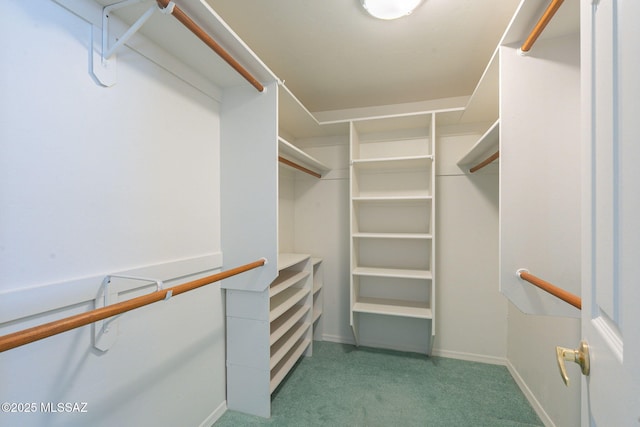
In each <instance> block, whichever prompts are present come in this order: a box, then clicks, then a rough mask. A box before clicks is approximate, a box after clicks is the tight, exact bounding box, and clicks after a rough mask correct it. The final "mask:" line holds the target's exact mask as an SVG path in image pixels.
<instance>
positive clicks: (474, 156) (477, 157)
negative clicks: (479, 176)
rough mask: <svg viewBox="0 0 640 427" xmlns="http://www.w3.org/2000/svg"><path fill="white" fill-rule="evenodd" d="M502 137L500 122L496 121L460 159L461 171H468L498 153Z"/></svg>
mask: <svg viewBox="0 0 640 427" xmlns="http://www.w3.org/2000/svg"><path fill="white" fill-rule="evenodd" d="M499 135H500V121H499V120H496V121H495V122H494V123H493V124H492V125H491V127H490V128H489V129H488V130H487V131H486V132H485V133H484V135H482V136H481V137H480V139H479V140H478V142H476V143H475V144H474V146H473V147H471V149H470V150H469V151H468V152H467V153H466V154H465V155H464V156H463V157H462V158H461V159H460V160H458V166H459V167H460V168H461V169H465V170H466V169H468V168H469V167H470V166H474V165H476V164H478V163H480V162H481V161H483V160H485V159H486V158H488V157H489V156H490V155H492V154H493V153H495V152H496V151H498V148H499Z"/></svg>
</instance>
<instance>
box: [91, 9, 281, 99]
mask: <svg viewBox="0 0 640 427" xmlns="http://www.w3.org/2000/svg"><path fill="white" fill-rule="evenodd" d="M97 3H100V4H101V5H106V4H110V3H114V2H113V1H110V0H98V1H97ZM148 7H149V4H148V3H140V4H133V5H130V6H127V7H123V8H121V9H118V10H116V11H114V12H113V13H112V14H113V15H115V16H117V17H118V18H120V19H122V21H124V22H125V23H127V24H129V25H132V24H133V23H134V22H135V21H137V20H138V18H139V17H140V16H142V15H143V14H144V12H145V11H146V10H147V8H148ZM179 7H180V8H181V9H182V10H183V11H184V12H185V13H186V14H187V15H188V16H189V17H190V18H191V19H193V20H194V21H196V22H197V23H198V25H199V26H200V27H201V28H202V29H203V30H204V31H205V32H206V33H207V34H208V35H210V36H211V37H212V38H213V39H214V40H215V41H216V42H217V43H218V44H219V45H220V46H222V47H223V48H224V49H225V50H227V52H229V54H230V55H231V56H233V58H234V59H235V60H236V61H237V62H238V63H239V64H241V65H242V67H243V68H245V69H246V70H247V71H249V72H250V73H251V74H253V76H254V77H255V78H256V79H257V80H258V81H260V83H262V84H263V85H266V84H268V83H270V82H275V81H277V80H278V79H277V77H276V76H275V74H273V72H272V71H271V70H269V69H268V68H267V67H266V65H265V64H264V63H263V62H262V61H261V60H260V59H259V58H258V57H257V55H255V53H253V52H252V51H251V50H250V49H249V48H248V47H247V45H246V44H245V43H244V42H243V41H242V40H241V39H240V38H239V37H238V36H237V35H236V34H235V33H234V32H233V31H232V30H231V29H230V28H229V26H228V25H227V24H226V23H225V22H224V21H223V20H222V18H220V16H219V15H217V14H216V13H215V11H214V10H213V9H212V8H211V7H210V6H209V5H208V4H207V3H206V2H204V1H201V0H183V1H181V2H180V4H179ZM138 33H140V34H142V35H144V36H145V37H146V38H148V39H149V40H151V41H152V42H153V43H154V44H155V45H157V46H160V47H161V48H162V49H163V50H165V51H167V52H169V53H170V54H172V55H173V56H175V57H176V58H177V59H178V60H179V61H180V62H182V63H183V64H185V65H187V66H188V67H190V68H191V69H192V70H195V71H196V72H197V73H198V74H199V75H200V76H204V78H205V79H207V80H209V81H210V82H211V83H213V84H215V85H216V86H218V87H219V88H226V87H232V86H238V85H249V83H248V82H247V81H246V80H245V79H244V78H243V77H242V76H241V75H240V74H239V73H237V72H236V71H235V70H234V69H233V68H231V67H230V66H229V64H228V63H227V62H226V61H225V60H224V59H222V58H221V57H220V56H219V55H218V54H216V53H215V52H214V51H213V50H211V49H210V48H209V47H208V46H206V45H205V44H204V43H202V41H201V40H200V39H199V38H198V37H197V36H196V35H195V34H193V33H192V32H191V31H189V30H188V29H187V28H186V27H184V25H182V24H181V23H180V22H179V21H178V20H177V19H175V18H174V17H172V16H170V15H165V14H163V13H160V12H156V13H154V14H152V15H151V17H150V18H149V19H148V20H147V21H146V22H145V23H144V25H143V26H142V27H141V28H140V29H139V30H138ZM127 45H129V46H130V47H132V48H134V49H136V48H137V47H138V46H142V47H143V48H144V42H141V41H136V40H135V38H132V39H131V40H130V41H129V42H128V43H127Z"/></svg>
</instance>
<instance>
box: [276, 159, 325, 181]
mask: <svg viewBox="0 0 640 427" xmlns="http://www.w3.org/2000/svg"><path fill="white" fill-rule="evenodd" d="M278 161H279V162H280V163H284V164H285V165H288V166H291V167H292V168H296V169H298V170H300V171H302V172H304V173H308V174H309V175H311V176H315V177H316V178H322V175H320V174H319V173H317V172H314V171H312V170H311V169H307V168H305V167H304V166H300V165H299V164H297V163H294V162H292V161H291V160H288V159H285V158H284V157H282V156H278Z"/></svg>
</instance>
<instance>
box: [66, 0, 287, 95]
mask: <svg viewBox="0 0 640 427" xmlns="http://www.w3.org/2000/svg"><path fill="white" fill-rule="evenodd" d="M56 1H58V2H61V3H62V4H63V5H65V7H70V8H71V9H72V10H75V8H76V7H78V6H74V4H75V3H76V0H56ZM154 3H155V4H154ZM141 7H144V13H141V12H140V8H141ZM116 11H118V12H117V15H118V18H119V19H121V20H122V22H124V23H125V25H127V29H126V31H124V32H123V33H122V34H114V32H113V30H112V29H111V28H110V27H111V26H110V25H109V21H110V20H112V19H113V18H114V17H115V16H113V14H114V13H115V12H116ZM158 11H159V12H162V13H160V14H158V13H155V12H158ZM160 15H172V16H173V17H174V18H176V21H177V22H179V23H180V24H181V27H182V28H183V29H186V30H188V31H186V32H187V33H188V34H189V38H190V39H191V40H194V41H195V38H194V37H193V36H194V35H195V36H196V37H197V38H198V39H199V40H200V41H201V42H202V43H204V45H203V47H204V48H205V49H208V52H211V51H213V52H215V54H216V55H217V58H218V60H221V61H220V62H221V63H224V64H225V66H227V67H231V68H230V69H229V72H231V73H236V75H239V76H241V77H242V78H243V79H244V80H246V81H247V82H249V83H250V84H251V85H252V86H253V87H255V88H256V90H258V91H259V92H262V91H264V86H263V84H262V83H260V81H259V79H258V78H256V77H255V76H254V74H252V73H251V72H250V71H249V70H248V69H247V68H246V67H245V66H244V65H241V63H240V62H245V63H248V64H253V63H255V62H259V60H258V58H257V57H255V55H253V53H252V52H249V51H248V50H247V49H246V46H244V45H241V46H239V47H240V48H238V45H239V44H241V42H240V40H239V39H237V37H236V36H235V34H230V33H229V29H228V27H226V25H225V24H224V23H223V22H222V21H221V20H220V19H219V17H218V16H217V15H215V13H214V12H213V10H212V9H211V8H210V7H208V6H206V5H205V4H198V3H196V2H194V1H192V0H183V1H181V2H180V6H178V5H176V4H175V3H174V2H173V1H170V0H154V2H153V3H152V5H151V6H149V3H147V2H146V0H124V1H120V2H116V3H113V4H107V5H105V6H104V8H103V10H102V23H101V28H98V25H100V24H97V23H94V27H93V37H94V40H100V39H101V43H98V44H96V43H94V52H93V61H92V73H93V74H94V76H95V77H96V79H97V80H98V81H99V82H100V83H101V84H102V85H104V86H107V87H109V86H113V85H114V84H115V83H116V56H115V54H116V52H117V51H118V50H120V48H121V47H122V46H124V45H125V44H126V45H129V46H130V42H132V41H133V38H134V36H135V34H136V33H137V32H140V33H141V34H143V35H144V36H146V37H148V38H150V39H151V40H152V41H153V42H155V43H157V44H158V45H159V46H161V47H162V48H163V49H166V50H167V51H169V52H170V53H173V54H176V53H177V52H176V49H178V50H182V51H183V52H179V53H177V54H176V57H178V59H180V60H184V59H187V61H184V62H185V63H191V62H194V61H195V62H196V63H197V64H198V67H197V68H198V69H202V68H203V65H204V63H205V62H209V61H208V60H205V61H203V59H202V57H201V56H202V55H199V54H198V53H197V52H198V51H199V50H200V49H199V48H195V49H192V45H194V44H198V42H195V43H194V42H193V41H191V40H188V42H186V44H181V42H180V40H186V38H185V37H184V36H182V35H181V36H179V39H178V38H176V37H174V35H176V34H175V30H174V25H173V24H171V23H170V22H169V21H167V19H166V18H164V17H162V16H160ZM163 18H164V19H163ZM196 21H199V22H204V23H206V24H207V27H208V28H213V29H215V31H210V30H209V29H207V28H204V27H203V26H201V25H200V24H198V23H196ZM143 27H144V28H143ZM148 27H149V28H150V29H149V30H148V31H147V29H148ZM183 32H184V31H183ZM228 33H229V34H228ZM210 34H215V35H216V39H214V38H213V37H212V36H211V35H210ZM133 43H134V44H136V43H135V42H133ZM110 44H111V46H110ZM98 45H100V46H101V47H98ZM223 45H225V47H223ZM185 46H187V47H188V48H185ZM229 47H230V48H229ZM98 50H100V52H98ZM232 51H235V52H236V53H239V56H238V55H233V54H232V53H230V52H232ZM197 56H199V57H198V58H196V57H197ZM204 68H205V69H206V75H207V76H209V75H211V76H214V79H217V77H216V76H215V73H216V70H218V71H219V67H215V69H214V68H212V67H209V66H208V65H207V66H205V67H204ZM253 68H254V69H257V70H259V71H266V72H267V75H269V77H268V79H269V80H271V79H272V78H273V77H274V76H273V74H272V73H271V72H270V71H269V70H267V69H264V64H262V63H261V62H259V66H258V67H257V68H256V67H255V66H254V67H253ZM224 74H225V77H224V79H226V78H227V77H226V74H227V72H226V71H225V73H224ZM260 78H263V79H264V78H265V77H264V73H261V75H260ZM224 86H226V82H225V84H224Z"/></svg>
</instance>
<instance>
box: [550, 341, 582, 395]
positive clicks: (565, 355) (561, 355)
mask: <svg viewBox="0 0 640 427" xmlns="http://www.w3.org/2000/svg"><path fill="white" fill-rule="evenodd" d="M556 359H557V360H558V368H560V376H561V377H562V381H564V384H565V385H566V386H567V387H568V386H569V375H567V368H566V367H565V364H564V361H565V360H568V361H569V362H575V363H577V364H578V365H580V370H581V371H582V374H583V375H589V345H588V344H587V343H586V342H585V341H580V346H579V347H578V348H577V349H575V350H573V349H569V348H564V347H556Z"/></svg>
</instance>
